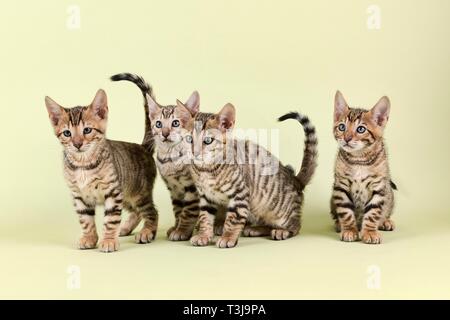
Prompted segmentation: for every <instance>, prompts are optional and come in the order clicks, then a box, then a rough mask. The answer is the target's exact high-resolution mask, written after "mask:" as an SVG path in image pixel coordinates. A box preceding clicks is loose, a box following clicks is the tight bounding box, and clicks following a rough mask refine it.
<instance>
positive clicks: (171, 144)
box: [111, 73, 200, 241]
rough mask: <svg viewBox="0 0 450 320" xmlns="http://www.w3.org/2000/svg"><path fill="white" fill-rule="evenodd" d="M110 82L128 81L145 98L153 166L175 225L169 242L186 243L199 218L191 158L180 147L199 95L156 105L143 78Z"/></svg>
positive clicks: (116, 78)
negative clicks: (167, 193) (166, 191)
mask: <svg viewBox="0 0 450 320" xmlns="http://www.w3.org/2000/svg"><path fill="white" fill-rule="evenodd" d="M111 80H112V81H121V80H126V81H131V82H133V83H134V84H136V85H137V86H138V87H139V88H140V89H141V91H142V94H143V95H144V98H145V99H144V102H145V104H146V105H147V106H148V118H149V119H150V121H151V123H152V127H151V132H152V137H153V138H154V141H155V145H156V148H157V156H156V165H157V167H158V170H159V173H160V174H161V177H162V179H163V181H164V182H165V184H166V186H167V188H168V189H169V191H170V196H171V200H172V205H173V211H174V215H175V225H174V226H173V227H171V228H170V229H169V230H168V231H167V236H168V237H169V240H172V241H182V240H188V239H189V238H190V237H191V235H192V232H193V230H194V228H195V225H196V223H197V219H198V212H199V207H198V202H199V198H198V193H197V189H196V188H195V184H194V181H193V179H192V176H191V173H190V171H189V164H190V162H191V158H190V156H189V154H187V153H186V148H185V147H184V144H183V138H184V136H185V135H184V131H185V130H189V129H190V127H189V126H190V125H191V124H192V119H193V117H194V116H196V115H198V114H199V112H198V110H199V107H200V96H199V94H198V92H197V91H194V92H193V93H192V95H191V96H190V98H189V99H188V100H187V102H186V103H185V104H182V103H181V102H179V103H178V104H177V105H167V106H163V105H159V104H158V103H157V102H156V100H155V98H154V96H152V94H151V89H150V86H149V85H148V84H147V83H146V82H145V80H144V79H143V78H142V77H139V76H137V75H134V74H130V73H121V74H116V75H114V76H112V77H111Z"/></svg>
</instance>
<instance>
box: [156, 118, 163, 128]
mask: <svg viewBox="0 0 450 320" xmlns="http://www.w3.org/2000/svg"><path fill="white" fill-rule="evenodd" d="M155 127H157V128H162V122H161V121H159V120H158V121H156V123H155Z"/></svg>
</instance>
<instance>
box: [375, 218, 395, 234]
mask: <svg viewBox="0 0 450 320" xmlns="http://www.w3.org/2000/svg"><path fill="white" fill-rule="evenodd" d="M394 229H395V224H394V221H392V220H391V219H386V220H384V222H383V224H381V225H380V226H379V227H378V230H383V231H394Z"/></svg>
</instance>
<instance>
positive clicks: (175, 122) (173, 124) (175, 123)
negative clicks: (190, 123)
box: [172, 120, 180, 128]
mask: <svg viewBox="0 0 450 320" xmlns="http://www.w3.org/2000/svg"><path fill="white" fill-rule="evenodd" d="M179 126H180V121H178V120H173V121H172V127H175V128H176V127H179Z"/></svg>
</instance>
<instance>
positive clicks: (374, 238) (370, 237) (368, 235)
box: [361, 230, 381, 244]
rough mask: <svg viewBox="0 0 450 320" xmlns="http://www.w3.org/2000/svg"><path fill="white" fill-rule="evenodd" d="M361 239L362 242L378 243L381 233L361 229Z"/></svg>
mask: <svg viewBox="0 0 450 320" xmlns="http://www.w3.org/2000/svg"><path fill="white" fill-rule="evenodd" d="M361 239H362V241H363V242H364V243H367V244H380V243H381V235H380V233H379V232H378V231H367V230H363V231H361Z"/></svg>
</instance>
